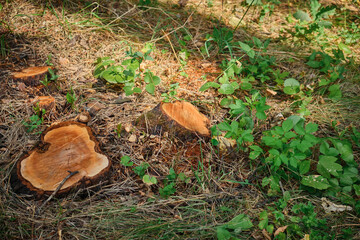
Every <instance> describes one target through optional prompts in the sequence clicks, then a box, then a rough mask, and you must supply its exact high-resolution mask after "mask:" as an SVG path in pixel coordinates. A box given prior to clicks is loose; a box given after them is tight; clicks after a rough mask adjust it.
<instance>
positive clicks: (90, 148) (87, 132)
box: [17, 122, 111, 195]
mask: <svg viewBox="0 0 360 240" xmlns="http://www.w3.org/2000/svg"><path fill="white" fill-rule="evenodd" d="M42 143H43V144H42V145H43V146H41V147H38V148H35V149H34V150H33V151H31V152H30V154H28V155H27V156H25V157H23V158H22V159H21V160H20V161H19V162H18V164H17V176H18V179H19V180H20V182H21V184H23V185H24V186H26V187H27V189H28V190H30V191H35V192H37V193H38V194H40V195H42V194H44V193H45V194H51V193H52V192H54V191H55V190H56V189H57V187H58V186H59V184H60V183H61V182H62V181H63V180H64V179H65V178H66V177H67V176H68V175H69V171H70V172H75V171H78V173H77V174H74V175H73V176H71V177H70V178H69V179H67V180H66V181H65V183H64V184H63V186H62V187H61V188H60V190H59V192H58V193H65V192H67V191H69V190H70V189H72V188H74V187H77V186H80V185H89V184H91V183H94V182H95V181H97V180H99V179H100V178H101V177H103V176H104V175H105V174H106V173H107V172H108V171H109V169H110V165H111V162H110V161H109V159H108V158H107V157H106V156H105V155H103V154H101V153H100V149H99V145H98V142H97V141H96V139H95V137H94V136H93V134H92V133H91V129H90V128H89V127H87V126H86V125H84V124H81V123H77V122H63V123H60V124H58V125H55V126H52V127H50V128H49V129H47V130H46V131H45V132H44V133H43V135H42Z"/></svg>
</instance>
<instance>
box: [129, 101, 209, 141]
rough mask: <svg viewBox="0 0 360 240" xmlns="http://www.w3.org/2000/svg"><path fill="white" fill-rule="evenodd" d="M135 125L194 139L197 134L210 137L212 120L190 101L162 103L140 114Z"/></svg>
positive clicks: (155, 132) (159, 132) (186, 138)
mask: <svg viewBox="0 0 360 240" xmlns="http://www.w3.org/2000/svg"><path fill="white" fill-rule="evenodd" d="M135 125H136V126H137V127H138V128H139V129H140V130H142V131H145V132H149V133H150V134H154V135H161V134H162V133H164V132H168V133H169V136H176V137H178V138H180V139H182V140H191V139H194V137H196V136H197V135H199V136H203V137H210V130H209V125H210V120H209V119H208V118H207V117H206V116H205V115H204V114H202V113H200V112H199V111H198V109H197V108H196V107H195V106H194V105H192V104H191V103H189V102H184V101H176V102H174V103H160V104H158V105H157V106H156V107H155V108H154V109H152V110H151V111H149V112H147V113H146V114H143V115H142V116H140V117H139V118H138V119H137V120H136V122H135Z"/></svg>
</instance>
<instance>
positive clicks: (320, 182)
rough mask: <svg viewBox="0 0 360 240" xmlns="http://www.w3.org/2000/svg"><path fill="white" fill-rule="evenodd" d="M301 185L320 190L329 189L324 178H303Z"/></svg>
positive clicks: (313, 176)
mask: <svg viewBox="0 0 360 240" xmlns="http://www.w3.org/2000/svg"><path fill="white" fill-rule="evenodd" d="M301 183H302V184H303V185H305V186H309V187H313V188H316V189H320V190H324V189H328V188H329V187H330V184H329V182H328V180H327V179H326V178H324V177H322V176H317V175H310V176H306V177H303V179H302V180H301Z"/></svg>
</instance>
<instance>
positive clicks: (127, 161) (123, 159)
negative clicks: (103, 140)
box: [120, 155, 134, 167]
mask: <svg viewBox="0 0 360 240" xmlns="http://www.w3.org/2000/svg"><path fill="white" fill-rule="evenodd" d="M120 163H121V165H123V166H125V167H131V166H132V165H134V163H133V162H132V161H131V158H130V157H129V156H126V155H125V156H122V157H121V160H120Z"/></svg>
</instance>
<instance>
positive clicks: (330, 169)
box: [317, 156, 342, 178]
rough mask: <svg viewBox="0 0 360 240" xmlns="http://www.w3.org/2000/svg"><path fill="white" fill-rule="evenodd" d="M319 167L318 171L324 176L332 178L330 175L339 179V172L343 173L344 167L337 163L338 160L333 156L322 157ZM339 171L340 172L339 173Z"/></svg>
mask: <svg viewBox="0 0 360 240" xmlns="http://www.w3.org/2000/svg"><path fill="white" fill-rule="evenodd" d="M319 159H320V160H319V163H318V165H317V171H318V173H320V174H321V175H322V176H324V177H326V178H330V174H331V175H333V176H335V177H338V176H339V172H340V171H342V166H341V165H340V164H338V163H336V161H337V158H336V157H332V156H320V157H319ZM338 171H339V172H338Z"/></svg>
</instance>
